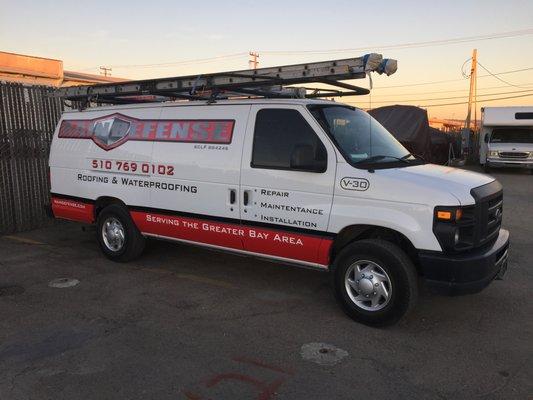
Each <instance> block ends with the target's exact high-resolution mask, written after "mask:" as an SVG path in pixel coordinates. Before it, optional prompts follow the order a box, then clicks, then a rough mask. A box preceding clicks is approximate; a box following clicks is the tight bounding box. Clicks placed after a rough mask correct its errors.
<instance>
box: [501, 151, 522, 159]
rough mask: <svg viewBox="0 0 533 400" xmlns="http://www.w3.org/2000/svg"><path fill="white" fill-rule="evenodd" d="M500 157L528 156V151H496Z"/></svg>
mask: <svg viewBox="0 0 533 400" xmlns="http://www.w3.org/2000/svg"><path fill="white" fill-rule="evenodd" d="M498 154H499V155H500V157H501V158H528V157H529V153H528V152H522V151H520V152H519V151H516V152H515V151H500V152H499V153H498Z"/></svg>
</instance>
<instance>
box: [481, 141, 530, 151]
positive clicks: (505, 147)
mask: <svg viewBox="0 0 533 400" xmlns="http://www.w3.org/2000/svg"><path fill="white" fill-rule="evenodd" d="M489 150H497V151H533V143H498V142H493V143H489Z"/></svg>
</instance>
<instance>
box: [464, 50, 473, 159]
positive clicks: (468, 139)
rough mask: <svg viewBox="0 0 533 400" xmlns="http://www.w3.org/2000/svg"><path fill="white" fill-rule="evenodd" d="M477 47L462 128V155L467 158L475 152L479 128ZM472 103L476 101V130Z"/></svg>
mask: <svg viewBox="0 0 533 400" xmlns="http://www.w3.org/2000/svg"><path fill="white" fill-rule="evenodd" d="M476 91H477V49H474V50H473V51H472V66H471V67H470V92H469V94H468V113H467V114H466V120H465V126H464V128H463V129H462V130H461V155H462V156H463V158H467V157H469V156H471V155H472V154H473V153H474V151H473V150H474V146H473V142H474V138H475V131H476V129H477V94H476ZM472 103H474V118H475V121H474V130H473V131H471V130H470V126H471V125H472V121H471V118H472Z"/></svg>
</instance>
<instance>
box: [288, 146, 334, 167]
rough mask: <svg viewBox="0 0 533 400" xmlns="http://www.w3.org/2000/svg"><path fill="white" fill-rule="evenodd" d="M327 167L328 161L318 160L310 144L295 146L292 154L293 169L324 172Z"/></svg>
mask: <svg viewBox="0 0 533 400" xmlns="http://www.w3.org/2000/svg"><path fill="white" fill-rule="evenodd" d="M326 167H327V162H326V160H317V159H316V157H315V149H314V148H313V146H311V145H310V144H298V145H296V146H294V148H293V150H292V154H291V169H296V170H300V171H310V172H324V171H325V170H326Z"/></svg>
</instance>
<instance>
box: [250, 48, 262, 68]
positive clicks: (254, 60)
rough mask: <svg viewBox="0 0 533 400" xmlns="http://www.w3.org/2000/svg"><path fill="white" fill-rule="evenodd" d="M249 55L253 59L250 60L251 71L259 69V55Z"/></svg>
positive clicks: (252, 53) (254, 53)
mask: <svg viewBox="0 0 533 400" xmlns="http://www.w3.org/2000/svg"><path fill="white" fill-rule="evenodd" d="M248 54H249V55H250V57H251V59H250V60H248V66H249V67H250V68H251V69H257V66H258V65H259V61H258V60H257V59H258V58H259V53H257V52H255V51H250V52H249V53H248Z"/></svg>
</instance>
